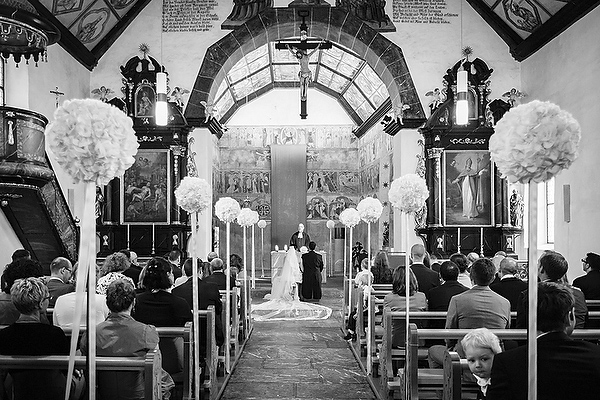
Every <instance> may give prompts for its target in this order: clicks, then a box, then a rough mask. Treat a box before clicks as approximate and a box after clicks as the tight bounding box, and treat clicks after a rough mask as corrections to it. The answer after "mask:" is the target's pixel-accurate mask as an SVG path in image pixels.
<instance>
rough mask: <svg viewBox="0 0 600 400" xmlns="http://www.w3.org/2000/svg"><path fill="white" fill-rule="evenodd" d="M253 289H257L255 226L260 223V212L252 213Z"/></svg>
mask: <svg viewBox="0 0 600 400" xmlns="http://www.w3.org/2000/svg"><path fill="white" fill-rule="evenodd" d="M252 213H253V214H252V215H253V217H252V289H256V246H255V245H254V236H255V235H254V226H255V225H256V224H257V223H258V220H259V219H260V216H259V215H258V211H252Z"/></svg>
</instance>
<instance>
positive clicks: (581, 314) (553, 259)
mask: <svg viewBox="0 0 600 400" xmlns="http://www.w3.org/2000/svg"><path fill="white" fill-rule="evenodd" d="M537 267H538V279H539V280H540V282H555V283H559V284H564V285H565V286H566V287H567V288H569V290H570V291H571V293H572V294H573V297H574V298H575V318H576V322H575V329H583V328H584V327H585V323H586V320H587V315H588V309H587V305H586V304H585V296H584V295H583V292H582V291H581V290H579V289H577V288H574V287H573V286H570V285H569V284H568V283H566V280H565V279H566V274H567V270H568V269H569V263H568V262H567V260H566V259H565V258H564V257H563V256H562V254H560V253H558V252H556V251H551V250H547V251H545V252H544V253H542V255H541V256H540V258H539V260H538V265H537ZM527 298H528V296H527V290H524V291H523V292H521V294H520V295H519V300H518V304H517V324H516V325H517V328H520V329H525V328H527V319H528V316H527V314H528V307H529V302H528V300H527Z"/></svg>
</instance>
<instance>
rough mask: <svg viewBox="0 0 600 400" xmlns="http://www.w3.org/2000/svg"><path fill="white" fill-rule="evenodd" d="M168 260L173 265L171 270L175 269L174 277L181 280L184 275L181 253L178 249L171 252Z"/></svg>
mask: <svg viewBox="0 0 600 400" xmlns="http://www.w3.org/2000/svg"><path fill="white" fill-rule="evenodd" d="M166 258H167V260H169V262H170V263H171V268H173V276H174V277H175V279H177V278H179V277H180V276H181V274H182V272H181V251H179V250H177V249H174V250H171V251H170V252H169V254H168V255H167V257H166Z"/></svg>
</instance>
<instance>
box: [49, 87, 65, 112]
mask: <svg viewBox="0 0 600 400" xmlns="http://www.w3.org/2000/svg"><path fill="white" fill-rule="evenodd" d="M50 93H52V94H53V95H54V97H55V98H56V103H55V105H56V108H58V102H59V100H60V96H64V95H65V94H64V93H63V92H60V91H59V90H58V86H57V87H56V89H54V90H51V91H50Z"/></svg>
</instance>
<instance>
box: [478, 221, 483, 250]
mask: <svg viewBox="0 0 600 400" xmlns="http://www.w3.org/2000/svg"><path fill="white" fill-rule="evenodd" d="M479 236H480V245H481V254H483V227H482V228H481V232H480V234H479Z"/></svg>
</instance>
